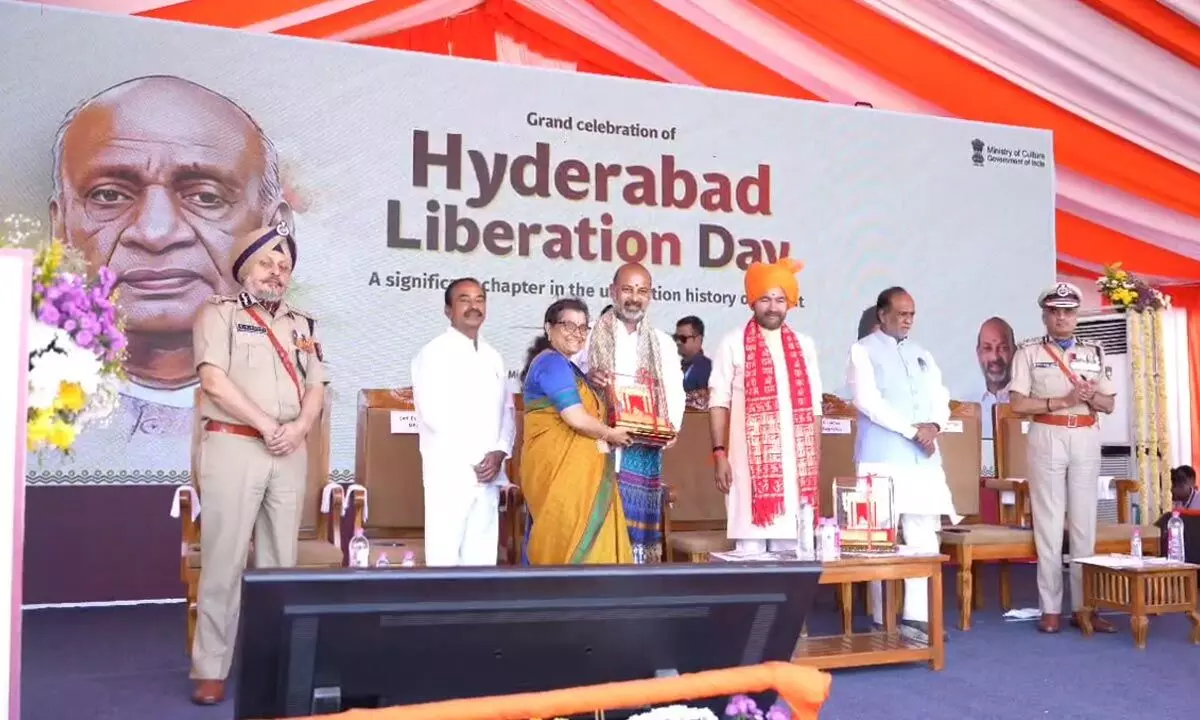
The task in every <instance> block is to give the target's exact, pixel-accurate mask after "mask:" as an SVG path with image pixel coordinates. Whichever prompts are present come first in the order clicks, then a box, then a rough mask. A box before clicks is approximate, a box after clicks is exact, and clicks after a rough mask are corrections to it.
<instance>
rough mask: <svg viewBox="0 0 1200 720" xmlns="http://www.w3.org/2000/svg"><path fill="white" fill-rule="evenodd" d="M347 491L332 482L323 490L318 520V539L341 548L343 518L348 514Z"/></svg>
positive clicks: (326, 484)
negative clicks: (346, 508)
mask: <svg viewBox="0 0 1200 720" xmlns="http://www.w3.org/2000/svg"><path fill="white" fill-rule="evenodd" d="M345 507H346V491H345V490H344V489H343V488H342V486H341V485H340V484H339V483H336V482H334V481H332V480H330V481H329V482H327V483H325V486H324V487H323V488H321V508H320V510H319V514H320V517H319V518H318V520H317V539H318V540H324V541H325V542H327V543H333V546H334V547H336V548H340V547H341V546H342V533H341V529H342V516H343V515H345V514H346V510H345Z"/></svg>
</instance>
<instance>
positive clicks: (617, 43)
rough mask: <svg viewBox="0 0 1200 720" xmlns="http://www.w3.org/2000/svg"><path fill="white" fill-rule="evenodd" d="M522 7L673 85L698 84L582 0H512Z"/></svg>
mask: <svg viewBox="0 0 1200 720" xmlns="http://www.w3.org/2000/svg"><path fill="white" fill-rule="evenodd" d="M516 2H517V3H518V4H520V5H522V6H524V7H525V8H527V9H529V10H532V11H533V12H536V13H537V14H538V15H541V16H542V17H544V18H546V19H547V20H550V21H552V22H555V23H557V24H559V25H561V26H563V27H565V28H566V29H568V30H570V31H571V32H573V33H575V34H576V35H581V36H583V37H585V38H587V39H588V40H591V41H592V42H594V43H596V44H597V45H599V46H600V47H602V48H604V49H605V50H608V51H609V52H611V53H614V54H616V55H618V56H620V57H622V58H624V59H625V60H628V61H629V62H631V63H633V64H634V65H637V66H638V67H640V68H642V69H644V70H646V71H648V72H650V73H653V74H654V75H657V76H658V77H660V78H662V79H663V80H666V81H667V82H671V83H675V84H676V85H699V84H700V83H699V82H697V81H696V79H695V78H693V77H692V76H691V75H688V74H687V73H685V72H684V71H682V70H680V69H679V68H677V67H675V65H673V64H672V63H670V62H668V61H667V60H666V59H665V58H663V56H662V55H659V54H658V53H656V52H655V51H654V50H652V49H651V48H650V47H649V46H648V45H646V44H645V43H643V42H642V41H641V40H638V39H637V38H635V37H634V36H633V35H631V34H630V33H628V32H627V31H626V30H625V29H624V28H622V27H621V26H620V25H617V24H616V23H614V22H613V21H612V20H609V19H608V18H607V17H605V15H604V14H603V13H601V12H600V11H599V10H597V9H596V8H594V7H592V6H591V5H589V4H588V3H587V2H585V1H584V0H516Z"/></svg>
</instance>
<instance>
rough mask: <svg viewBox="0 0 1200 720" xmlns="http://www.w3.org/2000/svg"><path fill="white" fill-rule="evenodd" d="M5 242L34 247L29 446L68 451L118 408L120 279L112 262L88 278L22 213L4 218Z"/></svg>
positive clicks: (1, 233) (0, 238)
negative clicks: (109, 265)
mask: <svg viewBox="0 0 1200 720" xmlns="http://www.w3.org/2000/svg"><path fill="white" fill-rule="evenodd" d="M0 247H24V248H28V249H31V250H34V251H35V256H34V266H33V283H32V289H33V293H32V304H31V307H30V311H31V313H32V317H31V318H30V323H29V376H28V379H29V410H28V417H27V419H26V423H27V428H26V438H27V439H26V444H27V446H28V449H29V451H30V452H38V453H40V452H42V451H45V450H50V449H54V450H57V451H59V452H63V453H69V452H70V450H71V448H72V446H73V445H74V444H75V438H76V437H77V436H78V435H79V433H80V432H81V431H82V430H83V429H84V428H86V427H88V426H91V425H94V424H98V423H101V422H103V421H105V420H107V419H108V418H109V417H110V416H111V415H112V413H113V411H114V410H116V408H117V403H118V397H119V395H118V388H119V387H120V382H121V381H122V380H123V379H124V372H123V371H122V361H123V360H124V357H125V343H126V341H125V332H124V318H123V317H122V315H121V312H120V310H119V309H118V308H117V305H116V300H117V296H116V291H115V286H116V282H117V281H116V276H115V275H114V274H113V272H112V271H111V270H109V269H108V268H107V267H101V268H98V269H97V270H96V272H95V273H94V274H92V275H91V276H89V274H88V273H87V269H88V268H87V263H86V261H84V260H83V258H82V257H81V256H80V255H79V254H78V253H77V252H76V251H74V250H72V249H71V248H68V247H67V246H66V245H65V244H64V243H63V242H62V241H60V240H46V239H45V238H44V237H43V235H42V233H41V224H40V223H39V222H38V221H37V220H33V219H30V218H27V217H24V216H21V215H9V216H7V217H5V218H4V220H3V221H2V222H0Z"/></svg>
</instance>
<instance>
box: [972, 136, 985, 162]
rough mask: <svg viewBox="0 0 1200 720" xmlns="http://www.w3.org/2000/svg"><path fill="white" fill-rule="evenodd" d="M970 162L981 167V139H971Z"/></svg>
mask: <svg viewBox="0 0 1200 720" xmlns="http://www.w3.org/2000/svg"><path fill="white" fill-rule="evenodd" d="M971 150H972V153H971V162H973V163H975V167H983V141H982V140H980V139H979V138H975V139H974V140H972V141H971Z"/></svg>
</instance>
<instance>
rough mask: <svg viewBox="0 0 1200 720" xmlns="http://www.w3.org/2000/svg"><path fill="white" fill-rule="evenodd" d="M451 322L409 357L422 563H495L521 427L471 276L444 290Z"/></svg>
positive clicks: (480, 291)
mask: <svg viewBox="0 0 1200 720" xmlns="http://www.w3.org/2000/svg"><path fill="white" fill-rule="evenodd" d="M445 301H446V309H445V312H446V317H448V318H449V319H450V327H449V328H448V329H447V330H446V332H444V333H442V334H441V335H439V336H438V337H436V338H434V339H433V340H431V341H430V342H429V344H427V345H425V347H423V348H421V351H420V352H419V353H417V356H416V357H415V358H414V359H413V362H412V385H413V403H414V404H415V405H416V410H417V428H418V432H419V434H420V440H421V465H422V474H423V479H424V484H425V563H426V564H427V565H429V566H432V567H439V566H440V567H446V566H454V565H495V564H496V558H497V555H498V552H499V531H500V527H499V524H500V517H499V513H500V488H501V487H502V486H503V485H505V484H506V483H507V478H506V475H505V472H504V460H505V459H506V458H507V457H508V456H509V455H510V454H511V453H512V446H513V438H514V435H515V429H516V425H515V423H514V417H513V414H514V410H513V402H512V393H511V392H510V389H509V385H508V380H507V375H506V373H505V371H504V362H503V360H501V358H500V353H498V352H496V350H495V349H494V348H492V346H491V345H488V344H487V343H486V342H484V340H483V338H482V337H481V336H480V333H479V330H480V327H481V326H482V325H483V321H484V319H485V318H486V316H487V296H486V294H485V293H484V290H483V286H482V285H480V284H479V282H478V281H476V280H474V279H473V278H463V279H460V280H456V281H454V282H453V283H451V284H450V286H449V287H448V288H447V289H446V297H445Z"/></svg>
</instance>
